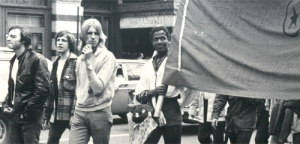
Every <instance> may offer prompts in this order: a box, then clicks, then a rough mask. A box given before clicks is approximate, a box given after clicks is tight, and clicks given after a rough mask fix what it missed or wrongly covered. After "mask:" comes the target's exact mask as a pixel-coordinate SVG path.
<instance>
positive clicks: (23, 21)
mask: <svg viewBox="0 0 300 144" xmlns="http://www.w3.org/2000/svg"><path fill="white" fill-rule="evenodd" d="M17 22H18V25H23V26H25V27H26V26H30V22H29V16H26V15H19V16H18V21H17Z"/></svg>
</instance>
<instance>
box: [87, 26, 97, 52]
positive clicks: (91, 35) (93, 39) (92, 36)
mask: <svg viewBox="0 0 300 144" xmlns="http://www.w3.org/2000/svg"><path fill="white" fill-rule="evenodd" d="M99 40H100V34H99V32H98V31H97V30H96V28H95V27H93V26H90V27H89V29H88V31H87V38H86V41H85V43H86V44H90V45H91V46H92V47H96V46H97V45H98V43H99Z"/></svg>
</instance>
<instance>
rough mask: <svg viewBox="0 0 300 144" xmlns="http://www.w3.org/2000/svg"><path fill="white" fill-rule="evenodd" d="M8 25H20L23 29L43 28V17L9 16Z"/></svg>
mask: <svg viewBox="0 0 300 144" xmlns="http://www.w3.org/2000/svg"><path fill="white" fill-rule="evenodd" d="M7 24H8V25H20V26H23V27H43V26H44V24H43V17H42V16H31V15H16V14H8V21H7Z"/></svg>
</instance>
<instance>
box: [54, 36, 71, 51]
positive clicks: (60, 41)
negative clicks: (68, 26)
mask: <svg viewBox="0 0 300 144" xmlns="http://www.w3.org/2000/svg"><path fill="white" fill-rule="evenodd" d="M56 50H57V52H58V53H65V52H66V51H69V43H68V38H67V36H66V35H63V36H61V37H57V39H56Z"/></svg>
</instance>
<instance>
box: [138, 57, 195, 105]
mask: <svg viewBox="0 0 300 144" xmlns="http://www.w3.org/2000/svg"><path fill="white" fill-rule="evenodd" d="M152 61H153V59H152V58H151V59H150V60H149V61H148V62H147V63H146V64H145V65H144V68H143V72H142V74H141V78H140V80H139V82H138V84H137V86H136V89H135V95H138V94H139V93H141V92H142V91H144V90H152V89H155V88H156V87H157V86H161V85H162V80H163V75H164V71H165V65H166V61H167V58H165V59H164V61H163V62H162V64H161V65H160V67H159V68H158V71H157V73H155V71H154V69H153V64H152ZM196 93H197V91H195V90H191V89H188V88H185V87H181V86H172V85H169V86H168V89H167V93H166V95H165V98H174V97H177V96H178V95H180V96H181V98H180V99H178V103H179V105H181V106H185V105H188V104H189V103H191V101H192V100H193V98H194V97H195V95H196Z"/></svg>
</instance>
